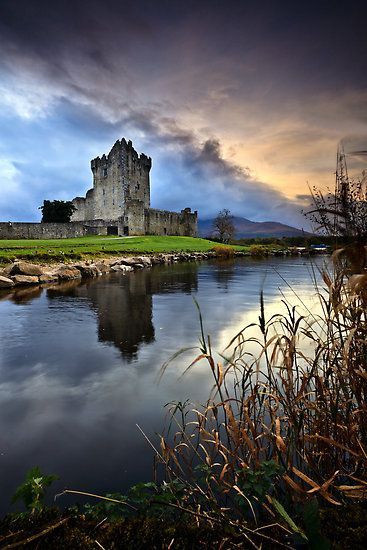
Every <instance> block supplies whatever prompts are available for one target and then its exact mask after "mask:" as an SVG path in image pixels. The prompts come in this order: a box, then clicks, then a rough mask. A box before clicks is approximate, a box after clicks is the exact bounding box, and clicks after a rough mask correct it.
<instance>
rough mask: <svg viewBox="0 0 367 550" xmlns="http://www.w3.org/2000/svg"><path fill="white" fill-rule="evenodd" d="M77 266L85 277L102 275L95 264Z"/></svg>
mask: <svg viewBox="0 0 367 550" xmlns="http://www.w3.org/2000/svg"><path fill="white" fill-rule="evenodd" d="M74 267H76V268H77V269H78V270H79V271H80V273H81V274H82V278H83V279H91V278H93V277H98V276H99V275H101V272H100V271H99V270H98V268H97V267H96V266H95V265H83V264H81V265H76V266H74Z"/></svg>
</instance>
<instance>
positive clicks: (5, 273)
mask: <svg viewBox="0 0 367 550" xmlns="http://www.w3.org/2000/svg"><path fill="white" fill-rule="evenodd" d="M13 267H14V264H10V265H7V266H6V267H4V268H3V269H2V270H1V275H2V276H3V277H10V274H11V270H12V269H13Z"/></svg>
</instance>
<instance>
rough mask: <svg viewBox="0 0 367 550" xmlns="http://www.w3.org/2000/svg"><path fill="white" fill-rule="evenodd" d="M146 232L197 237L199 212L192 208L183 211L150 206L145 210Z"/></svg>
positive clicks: (148, 233)
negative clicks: (170, 210) (193, 210)
mask: <svg viewBox="0 0 367 550" xmlns="http://www.w3.org/2000/svg"><path fill="white" fill-rule="evenodd" d="M145 234H146V235H178V236H187V237H196V235H197V212H191V210H190V208H185V209H184V210H181V212H169V211H168V210H156V209H153V208H149V209H147V210H145Z"/></svg>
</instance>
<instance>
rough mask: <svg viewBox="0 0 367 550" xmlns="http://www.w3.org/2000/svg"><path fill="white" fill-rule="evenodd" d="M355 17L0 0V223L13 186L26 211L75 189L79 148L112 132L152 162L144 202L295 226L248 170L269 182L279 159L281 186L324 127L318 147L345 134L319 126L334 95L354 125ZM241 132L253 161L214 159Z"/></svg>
mask: <svg viewBox="0 0 367 550" xmlns="http://www.w3.org/2000/svg"><path fill="white" fill-rule="evenodd" d="M365 13H366V7H365V5H364V4H363V5H362V4H359V3H358V2H354V3H353V4H352V5H350V6H348V8H346V7H345V6H338V5H337V4H336V3H335V2H320V1H319V2H313V1H310V2H308V3H307V4H306V3H305V4H299V3H298V4H297V3H296V4H295V3H294V2H292V3H291V2H279V3H275V2H268V1H266V0H264V2H262V3H261V6H260V7H259V4H258V3H257V2H252V1H251V2H250V1H241V2H240V1H238V2H236V1H233V0H232V1H229V2H226V3H224V2H222V1H216V0H211V1H209V0H207V1H193V0H192V1H191V0H186V1H185V2H183V1H175V2H172V1H168V0H162V1H161V2H151V1H141V0H140V1H136V2H134V3H132V2H126V1H125V2H124V1H121V0H119V1H118V0H105V1H103V2H102V1H97V0H88V1H87V0H75V1H74V2H73V3H72V4H71V3H68V2H65V1H63V2H61V1H60V0H55V1H54V2H52V3H50V2H48V1H46V0H33V1H32V2H30V1H28V0H17V1H16V2H14V1H13V0H3V1H2V2H1V4H0V54H1V62H0V72H1V80H0V92H1V95H2V104H3V106H4V108H2V119H3V120H5V119H6V120H5V122H6V123H8V124H10V125H14V126H15V127H16V128H17V130H18V132H19V133H20V134H22V138H21V139H20V140H19V139H17V136H16V135H15V133H14V132H10V134H6V135H5V133H3V137H4V140H3V141H4V143H3V144H0V171H1V176H2V181H3V187H4V192H3V200H2V204H1V210H0V215H1V217H5V218H7V217H8V216H10V215H11V216H16V211H17V208H16V207H14V196H16V195H17V194H18V193H23V196H25V197H26V199H27V200H26V201H25V203H24V206H23V207H22V208H21V209H18V212H19V216H22V217H23V216H24V215H25V212H26V211H27V205H29V210H28V212H29V213H28V216H27V218H28V219H29V218H30V216H31V217H34V207H35V204H39V203H40V199H41V198H43V197H44V196H45V194H46V192H47V195H48V196H49V197H50V195H54V197H55V198H68V195H69V193H70V194H71V195H80V194H83V193H84V192H85V190H86V189H87V188H88V187H90V175H89V168H88V164H89V160H90V158H91V155H92V156H95V155H97V154H101V153H103V152H106V151H108V150H109V148H110V146H111V144H112V143H113V141H115V140H116V139H117V138H120V137H122V136H125V137H127V138H130V139H132V140H133V142H134V145H136V148H137V149H139V150H140V151H142V150H144V151H145V152H146V153H147V154H149V155H151V156H152V157H153V160H154V168H153V173H152V176H153V187H152V190H153V191H152V192H153V196H152V198H153V203H154V205H155V206H161V207H166V208H174V209H177V208H179V207H180V206H183V203H184V204H190V205H192V206H193V207H194V208H198V209H199V210H200V212H201V213H202V215H204V216H207V215H212V214H213V213H215V212H216V211H217V210H218V209H219V208H221V207H223V206H226V207H229V208H231V209H232V210H233V211H234V212H236V213H237V214H239V215H244V216H248V217H253V218H255V219H265V218H269V217H277V218H278V219H279V216H281V218H282V221H288V222H293V223H296V222H297V221H298V222H299V216H298V214H296V213H295V212H296V210H297V209H298V207H299V204H298V203H299V201H298V199H295V200H294V201H292V200H289V199H287V198H286V197H285V196H284V194H283V192H281V191H279V190H277V189H275V188H274V187H273V186H271V185H266V184H265V183H263V181H264V177H263V176H262V175H261V171H260V172H259V166H260V167H261V166H262V165H263V166H265V167H267V168H268V170H265V171H266V172H267V178H266V180H267V183H269V182H271V170H270V169H271V168H274V166H275V165H276V163H274V159H276V160H277V162H278V165H279V164H280V165H281V164H282V163H283V164H284V166H283V171H282V172H281V176H282V175H283V174H284V173H287V181H286V183H284V185H283V183H282V180H281V178H280V177H278V186H277V187H278V188H282V189H284V190H286V189H285V186H286V185H289V184H290V183H291V182H290V178H292V174H293V173H295V171H296V170H298V171H300V168H299V162H298V164H297V163H295V158H296V157H297V155H298V152H299V150H300V151H301V152H302V151H304V150H305V149H307V148H308V149H310V146H309V143H310V142H312V140H313V136H314V135H315V133H317V132H319V130H320V125H322V124H323V122H324V120H326V121H327V124H328V125H329V126H330V128H328V129H327V130H325V136H324V137H323V143H322V144H321V145H322V146H323V147H324V148H326V147H329V148H330V146H332V147H334V144H335V143H336V142H337V141H339V139H340V138H341V137H343V135H345V134H346V133H348V132H350V131H351V130H350V128H349V126H348V127H347V128H346V129H344V128H342V129H334V127H333V125H334V124H335V123H334V121H335V120H337V118H338V114H339V109H340V104H341V102H340V95H341V94H344V96H343V97H344V99H343V101H342V104H343V113H344V114H343V116H344V118H346V117H347V116H348V117H349V118H350V119H353V120H355V121H356V124H357V123H358V124H361V122H363V116H364V115H363V112H362V111H363V109H362V107H363V105H365V102H366V95H365V93H364V86H365V84H366V82H365V81H366V75H365V72H364V71H363V70H361V64H362V66H363V63H362V61H363V60H364V59H365V58H366V54H367V41H365V39H364V36H365V32H364V30H365V29H364V26H365V17H364V14H365ZM295 97H296V98H297V100H296V101H295ZM297 110H298V112H297ZM299 114H301V115H302V116H303V117H304V122H303V124H301V125H300V124H299V122H298V120H297V118H299ZM320 114H321V116H320ZM4 117H5V118H4ZM321 119H323V120H322V121H321V123H320V120H321ZM21 121H23V126H22V124H21ZM35 121H36V122H37V123H36V122H35ZM0 122H1V120H0ZM32 125H33V126H32ZM279 126H280V127H281V130H279ZM312 126H313V127H312ZM266 127H269V128H270V129H271V132H268V134H267V135H266V134H265V136H264V135H263V133H262V129H263V128H266ZM353 129H354V128H353ZM231 131H233V136H234V137H233V138H231V135H230V134H231ZM358 131H360V129H359V128H358ZM32 132H33V133H32ZM340 133H341V135H339V134H340ZM24 134H25V135H26V136H28V140H27V143H26V144H25V143H24V138H23V135H24ZM224 134H225V135H224ZM58 136H59V137H58ZM251 136H254V139H257V143H256V144H255V145H253V144H252V143H249V140H250V138H251ZM284 136H291V137H290V138H287V139H286V140H284ZM229 138H231V139H229ZM242 140H244V141H245V142H246V143H247V144H248V145H247V146H249V145H252V147H251V148H250V149H249V150H251V154H252V155H253V156H254V157H255V156H256V154H257V152H258V151H259V154H258V163H257V168H256V170H255V169H254V159H253V158H252V157H251V156H244V155H242V157H241V163H240V164H241V166H239V162H238V160H237V161H235V160H233V162H231V161H229V160H228V155H229V153H228V152H229V151H230V155H232V156H233V155H235V154H236V151H237V149H238V148H237V149H236V147H233V141H239V142H241V141H242ZM32 141H33V143H32ZM5 142H6V143H5ZM272 143H274V146H273V147H272ZM297 143H299V144H300V145H299V150H297ZM278 144H279V145H278ZM284 144H285V145H286V146H284ZM325 144H326V145H325ZM330 144H332V145H330ZM25 145H26V147H27V149H26V154H24V151H23V150H22V146H25ZM319 146H320V144H319V142H318V143H317V144H315V152H316V151H317V150H318V148H319ZM75 149H77V152H76V151H75ZM282 149H283V150H282ZM245 150H246V149H245ZM284 150H286V151H290V150H291V151H292V155H293V156H292V157H289V158H288V157H287V156H286V157H285V160H286V163H284V160H283V159H284ZM312 153H313V150H312ZM282 154H283V157H282ZM310 154H311V153H310ZM316 154H317V153H316ZM32 157H33V158H32ZM34 158H36V159H38V160H37V162H34ZM301 158H302V157H301ZM44 159H46V161H45V160H44ZM306 160H307V162H308V164H309V166H308V168H307V170H308V171H309V173H312V172H313V171H315V172H317V171H318V170H319V169H320V168H319V166H320V165H321V164H322V163H317V164H316V167H313V166H312V165H311V163H310V162H309V157H307V158H306ZM327 160H328V158H327ZM247 165H248V166H250V168H246V166H247ZM295 169H296V170H295ZM323 169H324V167H323ZM278 171H279V170H278ZM4 174H5V176H6V177H4ZM289 174H290V175H289ZM299 177H300V178H302V179H301V180H300V181H302V182H303V183H304V182H305V180H306V179H307V176H305V174H304V173H301V174H300V176H299ZM87 180H89V181H87ZM279 180H280V181H279ZM73 182H74V183H73ZM299 190H300V191H301V189H299ZM299 194H301V193H299ZM30 212H33V214H30ZM7 214H8V216H7Z"/></svg>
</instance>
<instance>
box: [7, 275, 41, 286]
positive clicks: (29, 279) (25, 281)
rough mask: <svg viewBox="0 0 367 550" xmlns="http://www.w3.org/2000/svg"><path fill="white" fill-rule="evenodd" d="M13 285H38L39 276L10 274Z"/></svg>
mask: <svg viewBox="0 0 367 550" xmlns="http://www.w3.org/2000/svg"><path fill="white" fill-rule="evenodd" d="M12 280H13V281H14V284H15V285H38V284H39V277H37V276H35V275H12Z"/></svg>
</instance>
